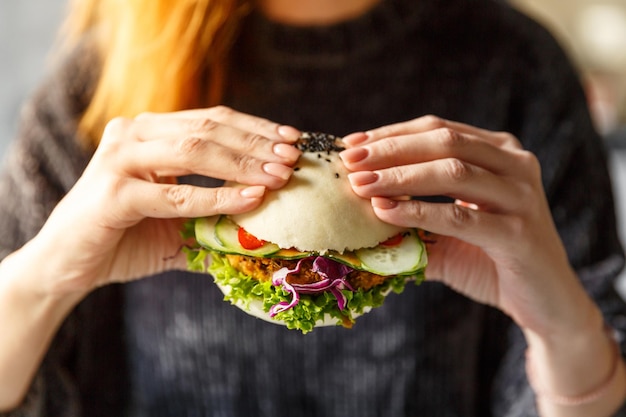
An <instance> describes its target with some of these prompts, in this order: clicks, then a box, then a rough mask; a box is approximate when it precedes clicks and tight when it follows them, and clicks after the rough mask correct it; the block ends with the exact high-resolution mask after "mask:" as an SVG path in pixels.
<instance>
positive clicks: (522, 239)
mask: <svg viewBox="0 0 626 417" xmlns="http://www.w3.org/2000/svg"><path fill="white" fill-rule="evenodd" d="M346 141H347V143H348V144H352V145H353V147H352V149H349V150H347V151H345V152H344V153H343V154H342V157H343V160H344V162H345V164H346V165H347V167H348V168H349V169H350V170H352V171H355V172H353V173H352V174H351V175H350V181H351V183H352V185H353V188H354V190H355V192H356V193H357V194H358V195H360V196H362V197H365V198H371V199H372V204H373V205H374V210H375V212H376V214H377V215H378V216H379V217H380V218H381V219H382V220H384V221H386V222H389V223H394V224H398V225H402V226H409V227H419V228H422V229H425V230H428V231H430V232H432V233H434V234H435V235H437V237H436V241H437V242H436V243H435V244H433V245H431V246H430V247H429V250H428V252H429V266H428V269H427V271H426V273H427V277H428V278H429V279H437V280H441V281H443V282H445V283H446V284H448V285H449V286H451V287H453V288H454V289H456V290H458V291H460V292H462V293H464V294H466V295H468V296H470V297H471V298H474V299H476V300H478V301H480V302H483V303H487V304H490V305H494V306H497V307H498V308H500V309H502V310H503V311H505V312H506V313H508V314H509V315H511V316H512V317H513V318H514V319H515V320H516V321H517V322H518V323H519V324H520V325H521V326H522V327H528V328H533V329H538V330H541V331H551V330H553V329H552V328H551V327H552V326H557V325H558V326H562V325H563V324H567V323H568V322H569V321H570V320H569V318H568V314H570V311H569V310H571V307H576V308H577V309H580V305H578V306H570V304H571V300H572V299H574V300H580V296H581V295H582V291H581V288H580V285H579V284H578V283H577V281H576V279H575V278H574V274H573V273H572V271H571V269H570V267H569V264H568V259H567V256H566V253H565V250H564V248H563V245H562V243H561V241H560V238H559V235H558V233H557V232H556V229H555V227H554V225H553V222H552V217H551V214H550V210H549V207H548V204H547V202H546V198H545V196H544V192H543V187H542V183H541V174H540V168H539V163H538V161H537V159H536V158H535V157H534V155H532V154H531V153H530V152H527V151H525V150H523V149H522V147H521V145H520V144H519V142H518V141H517V140H516V139H515V138H514V137H512V136H511V135H509V134H506V133H500V132H490V131H486V130H481V129H478V128H475V127H471V126H468V125H464V124H461V123H454V122H450V121H445V120H441V119H438V118H435V117H423V118H419V119H415V120H412V121H409V122H406V123H399V124H396V125H392V126H386V127H383V128H380V129H376V130H373V131H371V132H368V134H367V135H365V134H354V135H350V136H348V137H346ZM433 195H445V196H449V197H452V199H454V200H456V202H455V203H450V204H437V203H426V202H423V201H416V200H406V199H402V197H403V196H433ZM574 295H575V297H574ZM572 297H574V298H572ZM570 317H571V316H570Z"/></svg>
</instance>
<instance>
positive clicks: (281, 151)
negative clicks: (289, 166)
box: [272, 143, 302, 160]
mask: <svg viewBox="0 0 626 417" xmlns="http://www.w3.org/2000/svg"><path fill="white" fill-rule="evenodd" d="M272 150H273V151H274V153H275V154H276V155H278V156H280V157H283V158H286V159H289V160H296V159H298V157H299V156H300V154H302V152H301V151H300V150H299V149H298V148H296V147H294V146H292V145H288V144H286V143H277V144H275V145H274V147H273V149H272Z"/></svg>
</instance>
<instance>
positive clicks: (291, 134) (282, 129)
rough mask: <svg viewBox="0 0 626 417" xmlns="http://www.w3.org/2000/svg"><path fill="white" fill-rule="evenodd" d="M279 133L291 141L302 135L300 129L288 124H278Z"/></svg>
mask: <svg viewBox="0 0 626 417" xmlns="http://www.w3.org/2000/svg"><path fill="white" fill-rule="evenodd" d="M278 134H279V135H280V136H282V137H283V138H284V139H287V140H288V141H290V142H295V141H296V140H298V138H299V137H300V131H299V130H298V129H296V128H295V127H291V126H287V125H282V126H278Z"/></svg>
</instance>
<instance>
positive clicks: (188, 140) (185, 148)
mask: <svg viewBox="0 0 626 417" xmlns="http://www.w3.org/2000/svg"><path fill="white" fill-rule="evenodd" d="M205 145H206V142H205V141H204V140H202V139H201V138H199V137H196V136H187V137H184V138H181V139H178V143H177V144H176V147H175V152H176V153H177V154H178V155H182V156H188V155H193V154H194V153H197V152H199V151H201V150H202V149H204V147H205Z"/></svg>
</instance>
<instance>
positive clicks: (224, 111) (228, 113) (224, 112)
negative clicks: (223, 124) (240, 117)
mask: <svg viewBox="0 0 626 417" xmlns="http://www.w3.org/2000/svg"><path fill="white" fill-rule="evenodd" d="M208 114H209V115H211V116H213V117H215V118H216V119H218V120H225V119H229V118H231V117H232V116H233V115H234V114H235V110H233V109H232V108H230V107H228V106H224V105H222V104H220V105H219V106H215V107H211V108H210V109H208Z"/></svg>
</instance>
